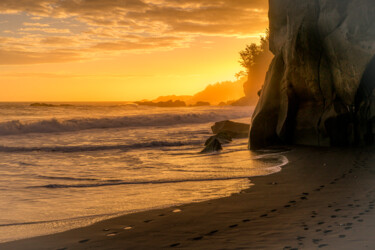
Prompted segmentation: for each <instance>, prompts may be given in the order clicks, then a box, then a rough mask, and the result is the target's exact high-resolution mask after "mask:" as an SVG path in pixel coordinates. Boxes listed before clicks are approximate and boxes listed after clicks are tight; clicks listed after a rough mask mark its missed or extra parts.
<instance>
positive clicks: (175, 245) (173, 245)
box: [169, 243, 180, 247]
mask: <svg viewBox="0 0 375 250" xmlns="http://www.w3.org/2000/svg"><path fill="white" fill-rule="evenodd" d="M179 245H180V243H174V244H171V245H170V246H169V247H177V246H179Z"/></svg>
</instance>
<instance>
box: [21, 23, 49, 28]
mask: <svg viewBox="0 0 375 250" xmlns="http://www.w3.org/2000/svg"><path fill="white" fill-rule="evenodd" d="M23 25H24V26H36V27H48V26H49V24H46V23H28V22H25V23H23Z"/></svg>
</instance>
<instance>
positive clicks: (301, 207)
mask: <svg viewBox="0 0 375 250" xmlns="http://www.w3.org/2000/svg"><path fill="white" fill-rule="evenodd" d="M374 153H375V149H374V147H372V148H363V149H331V148H309V147H296V148H293V149H292V150H291V151H289V152H286V153H284V155H286V156H287V157H288V159H289V161H290V162H289V164H287V165H286V166H284V167H283V170H282V171H281V172H279V173H276V174H273V175H268V176H263V177H255V178H251V182H252V183H254V184H255V185H254V186H252V187H251V188H250V189H248V190H245V191H243V192H242V193H241V194H237V195H233V196H231V197H227V198H222V199H217V200H211V201H206V202H201V203H193V204H187V205H183V206H179V207H173V208H166V209H158V210H153V211H147V212H141V213H136V214H130V215H125V216H121V217H118V218H113V219H110V220H106V221H102V222H99V223H96V224H94V225H91V226H88V227H84V228H79V229H74V230H70V231H67V232H63V233H58V234H53V235H48V236H42V237H36V238H31V239H25V240H20V241H14V242H9V243H4V244H0V249H60V250H62V249H374V248H375V237H374V235H375V211H374V206H375V154H374Z"/></svg>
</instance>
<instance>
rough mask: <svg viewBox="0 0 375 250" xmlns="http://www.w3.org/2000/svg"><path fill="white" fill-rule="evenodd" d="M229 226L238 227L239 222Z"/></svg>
mask: <svg viewBox="0 0 375 250" xmlns="http://www.w3.org/2000/svg"><path fill="white" fill-rule="evenodd" d="M229 227H230V228H235V227H238V224H234V225H230V226H229Z"/></svg>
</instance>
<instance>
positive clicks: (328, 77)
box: [249, 0, 375, 149]
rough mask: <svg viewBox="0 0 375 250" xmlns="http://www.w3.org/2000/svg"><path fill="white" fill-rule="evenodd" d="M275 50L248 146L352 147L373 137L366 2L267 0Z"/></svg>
mask: <svg viewBox="0 0 375 250" xmlns="http://www.w3.org/2000/svg"><path fill="white" fill-rule="evenodd" d="M269 6H270V10H269V19H270V50H271V51H272V53H273V54H274V55H275V57H274V59H273V61H272V63H271V65H270V68H269V71H268V73H267V76H266V80H265V84H264V86H263V89H262V92H261V96H260V99H259V102H258V104H257V107H256V109H255V112H254V114H253V117H252V124H251V128H250V140H249V145H250V148H251V149H257V148H260V147H265V146H268V145H272V144H279V143H288V144H289V143H290V144H303V145H319V146H330V145H355V144H369V143H372V142H373V137H374V117H375V107H374V105H375V104H374V103H375V94H374V86H375V57H374V55H375V14H374V13H375V2H374V0H308V1H301V0H270V1H269Z"/></svg>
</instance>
